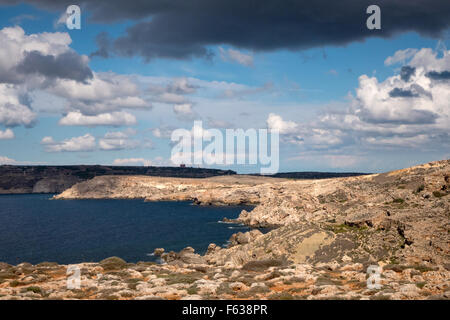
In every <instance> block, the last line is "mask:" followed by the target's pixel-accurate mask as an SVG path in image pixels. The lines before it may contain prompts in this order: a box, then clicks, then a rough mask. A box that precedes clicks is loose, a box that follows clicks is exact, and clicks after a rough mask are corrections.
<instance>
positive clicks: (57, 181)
mask: <svg viewBox="0 0 450 320" xmlns="http://www.w3.org/2000/svg"><path fill="white" fill-rule="evenodd" d="M227 174H235V172H234V171H231V170H216V169H200V168H177V167H117V166H83V165H80V166H10V165H3V166H0V194H18V193H60V192H62V191H64V190H66V189H68V188H70V187H71V186H73V185H74V184H75V183H77V182H81V181H85V180H89V179H92V178H94V177H96V176H101V175H146V176H162V177H185V178H205V177H211V176H218V175H227Z"/></svg>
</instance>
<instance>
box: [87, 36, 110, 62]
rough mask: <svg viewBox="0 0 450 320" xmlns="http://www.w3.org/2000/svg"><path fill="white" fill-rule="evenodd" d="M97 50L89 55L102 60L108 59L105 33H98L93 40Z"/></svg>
mask: <svg viewBox="0 0 450 320" xmlns="http://www.w3.org/2000/svg"><path fill="white" fill-rule="evenodd" d="M95 42H96V43H97V47H98V50H97V51H95V52H93V53H91V55H90V56H91V57H95V56H99V57H102V58H108V57H109V49H110V40H109V37H108V34H107V33H106V32H100V33H99V34H98V35H97V37H96V38H95Z"/></svg>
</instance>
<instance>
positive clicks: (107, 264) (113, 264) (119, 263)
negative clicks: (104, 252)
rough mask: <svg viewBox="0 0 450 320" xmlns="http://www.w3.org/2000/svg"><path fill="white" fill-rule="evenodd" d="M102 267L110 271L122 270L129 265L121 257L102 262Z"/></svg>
mask: <svg viewBox="0 0 450 320" xmlns="http://www.w3.org/2000/svg"><path fill="white" fill-rule="evenodd" d="M100 265H101V266H102V267H103V269H105V270H107V271H108V270H119V269H122V268H124V267H126V266H127V263H126V261H125V260H123V259H121V258H119V257H110V258H106V259H104V260H102V261H100Z"/></svg>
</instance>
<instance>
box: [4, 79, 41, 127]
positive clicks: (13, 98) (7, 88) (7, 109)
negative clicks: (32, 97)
mask: <svg viewBox="0 0 450 320" xmlns="http://www.w3.org/2000/svg"><path fill="white" fill-rule="evenodd" d="M23 91H24V90H23V89H21V88H18V87H16V86H14V85H9V84H2V83H0V124H2V125H4V126H7V127H15V126H20V125H23V126H25V127H32V126H33V125H34V124H35V122H36V117H37V116H36V113H35V112H33V110H31V108H30V107H29V105H28V104H29V101H28V99H27V94H26V93H24V92H23Z"/></svg>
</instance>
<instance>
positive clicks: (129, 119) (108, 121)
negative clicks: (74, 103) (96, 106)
mask: <svg viewBox="0 0 450 320" xmlns="http://www.w3.org/2000/svg"><path fill="white" fill-rule="evenodd" d="M59 124H60V125H63V126H129V125H134V124H136V117H135V116H134V115H132V114H130V113H127V112H124V111H118V112H111V113H102V114H98V115H94V116H86V115H83V114H82V113H81V112H79V111H72V112H69V113H68V114H67V115H66V116H65V117H63V118H61V119H60V120H59Z"/></svg>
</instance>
